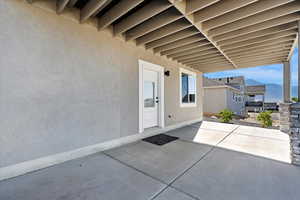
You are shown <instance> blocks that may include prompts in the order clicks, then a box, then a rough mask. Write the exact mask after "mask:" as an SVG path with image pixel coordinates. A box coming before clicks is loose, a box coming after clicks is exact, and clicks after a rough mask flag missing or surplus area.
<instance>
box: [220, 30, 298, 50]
mask: <svg viewBox="0 0 300 200" xmlns="http://www.w3.org/2000/svg"><path fill="white" fill-rule="evenodd" d="M296 34H297V31H296V30H287V31H282V32H279V33H274V34H272V35H266V36H262V37H259V38H253V39H250V40H245V41H241V42H236V43H234V44H228V45H224V46H221V47H222V49H224V51H226V50H230V49H235V48H238V47H243V46H248V45H250V44H256V43H261V42H265V41H269V40H275V39H277V38H282V37H286V36H291V35H295V36H296Z"/></svg>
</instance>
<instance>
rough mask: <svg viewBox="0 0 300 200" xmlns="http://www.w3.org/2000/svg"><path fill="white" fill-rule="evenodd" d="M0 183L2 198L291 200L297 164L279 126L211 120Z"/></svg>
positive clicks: (299, 177) (298, 176)
mask: <svg viewBox="0 0 300 200" xmlns="http://www.w3.org/2000/svg"><path fill="white" fill-rule="evenodd" d="M166 134H168V135H172V136H177V137H179V138H180V139H178V140H175V141H173V142H170V143H168V144H165V145H162V146H158V145H154V144H151V143H148V142H144V141H138V142H135V143H132V144H128V145H125V146H122V147H119V148H115V149H112V150H108V151H105V152H102V153H97V154H94V155H91V156H87V157H84V158H80V159H77V160H72V161H68V162H65V163H63V164H59V165H56V166H53V167H49V168H46V169H43V170H39V171H36V172H32V173H29V174H26V175H24V176H20V177H16V178H13V179H9V180H6V181H2V182H0V199H5V200H13V199H14V200H15V199H23V200H37V199H65V200H69V199H70V200H75V199H86V200H90V199H91V200H92V199H97V198H99V197H101V199H106V200H115V199H124V200H125V199H128V200H129V199H130V200H138V199H145V200H146V199H149V200H150V199H155V200H167V199H168V200H169V199H174V200H177V199H178V200H179V199H180V200H192V199H198V200H199V199H201V200H210V199H249V200H250V199H264V200H266V199H289V200H296V199H298V198H299V195H300V192H299V190H298V186H299V184H300V168H299V167H296V166H293V165H290V164H289V162H290V161H289V147H288V146H289V145H288V143H289V138H288V136H287V135H286V134H284V133H281V132H280V131H279V130H272V129H263V128H257V127H247V126H239V125H232V124H222V123H216V122H206V121H204V122H203V123H196V124H192V125H190V126H185V127H182V128H179V129H176V130H173V131H170V132H168V133H166Z"/></svg>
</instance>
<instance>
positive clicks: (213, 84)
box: [203, 77, 241, 92]
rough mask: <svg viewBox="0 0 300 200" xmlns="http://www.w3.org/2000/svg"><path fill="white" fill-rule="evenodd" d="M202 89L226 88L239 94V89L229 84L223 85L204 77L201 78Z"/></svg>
mask: <svg viewBox="0 0 300 200" xmlns="http://www.w3.org/2000/svg"><path fill="white" fill-rule="evenodd" d="M203 87H204V88H207V89H209V88H228V89H232V90H236V91H239V92H241V91H240V89H239V88H236V87H234V86H232V85H230V84H225V83H223V82H220V81H216V80H214V79H209V78H206V77H203Z"/></svg>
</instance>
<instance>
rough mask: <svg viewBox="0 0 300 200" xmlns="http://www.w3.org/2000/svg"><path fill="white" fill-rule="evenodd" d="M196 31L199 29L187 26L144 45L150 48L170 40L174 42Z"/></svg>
mask: <svg viewBox="0 0 300 200" xmlns="http://www.w3.org/2000/svg"><path fill="white" fill-rule="evenodd" d="M198 33H199V31H198V30H197V29H196V28H194V27H189V28H187V29H184V30H181V31H178V32H176V33H173V34H171V35H168V36H166V37H163V38H160V39H158V40H154V41H152V42H149V43H147V44H146V45H145V47H146V49H152V48H155V47H159V46H162V45H165V44H169V43H171V42H175V41H177V40H180V39H183V38H187V37H189V36H192V35H196V34H198Z"/></svg>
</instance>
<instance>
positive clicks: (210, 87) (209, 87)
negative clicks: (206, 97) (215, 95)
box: [203, 85, 242, 93]
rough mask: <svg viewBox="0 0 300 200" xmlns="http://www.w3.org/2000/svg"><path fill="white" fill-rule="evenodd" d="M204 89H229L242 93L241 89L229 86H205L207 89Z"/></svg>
mask: <svg viewBox="0 0 300 200" xmlns="http://www.w3.org/2000/svg"><path fill="white" fill-rule="evenodd" d="M203 88H204V89H215V88H228V89H232V90H235V91H237V92H240V93H242V92H241V91H240V90H239V89H237V88H234V87H230V86H228V85H216V86H205V87H203Z"/></svg>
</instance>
